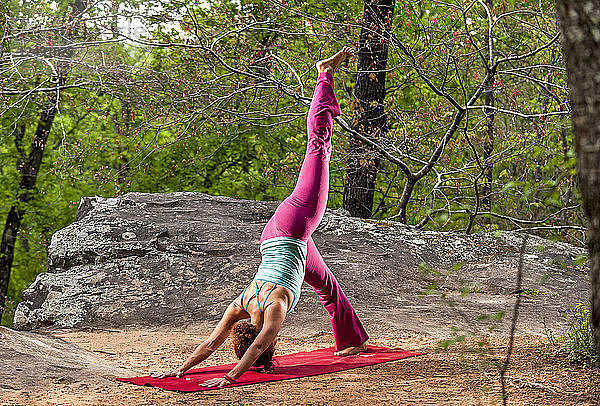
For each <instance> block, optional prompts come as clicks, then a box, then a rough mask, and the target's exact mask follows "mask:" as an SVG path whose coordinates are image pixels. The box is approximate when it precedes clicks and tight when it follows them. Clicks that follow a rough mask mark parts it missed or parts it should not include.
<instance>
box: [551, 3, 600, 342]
mask: <svg viewBox="0 0 600 406" xmlns="http://www.w3.org/2000/svg"><path fill="white" fill-rule="evenodd" d="M556 4H557V9H558V14H559V19H560V23H561V31H562V34H563V51H564V56H565V61H566V65H567V75H568V85H569V93H570V99H571V107H572V112H573V129H574V134H575V149H576V151H577V166H578V173H579V189H580V190H581V197H582V200H583V208H584V210H585V212H586V214H587V216H588V218H589V225H588V236H587V238H588V250H589V254H590V279H591V306H592V311H591V313H592V315H591V322H592V327H593V331H594V342H595V345H596V348H597V349H598V351H599V352H600V122H599V120H600V118H599V117H600V76H599V75H598V72H600V36H598V33H599V32H600V0H586V1H577V0H557V2H556Z"/></svg>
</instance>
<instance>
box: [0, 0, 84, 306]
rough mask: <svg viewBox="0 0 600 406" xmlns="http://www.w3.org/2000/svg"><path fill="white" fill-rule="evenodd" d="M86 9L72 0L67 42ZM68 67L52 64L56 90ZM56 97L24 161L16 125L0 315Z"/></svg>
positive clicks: (1, 248) (0, 251)
mask: <svg viewBox="0 0 600 406" xmlns="http://www.w3.org/2000/svg"><path fill="white" fill-rule="evenodd" d="M86 6H87V1H86V0H74V1H73V3H72V11H71V14H70V15H68V16H67V18H68V22H69V23H70V25H72V27H69V28H68V29H67V30H66V32H65V35H64V38H65V39H66V40H67V41H68V40H70V39H71V38H74V37H75V36H76V34H77V31H78V30H77V22H76V21H75V19H76V18H77V16H78V14H80V13H81V12H83V11H84V10H85V8H86ZM64 56H66V58H65V60H66V59H68V58H69V57H71V56H72V54H71V51H68V52H67V54H66V55H64ZM67 71H68V65H67V64H66V63H65V62H62V61H59V62H58V63H57V64H56V76H55V77H54V78H53V81H54V83H55V85H56V87H60V86H63V85H64V84H65V82H66V74H67ZM58 103H59V95H58V94H57V92H52V93H48V97H47V99H46V102H45V103H44V105H43V107H42V112H41V114H40V118H39V120H38V124H37V127H36V131H35V135H34V137H33V141H32V143H31V148H30V150H29V155H28V156H27V159H25V152H24V149H23V144H22V142H23V136H24V133H25V127H24V126H23V125H22V123H20V124H17V126H18V128H19V130H18V131H17V133H16V135H15V146H16V148H17V152H18V154H19V157H18V158H17V170H18V173H19V177H20V180H19V189H18V190H17V192H16V197H15V201H14V203H13V205H12V206H11V208H10V210H9V212H8V215H7V216H6V222H5V225H4V230H3V232H2V241H1V242H0V312H1V313H3V312H4V304H5V301H6V296H7V293H8V284H9V282H10V273H11V269H12V264H13V259H14V252H15V244H16V242H17V236H18V234H19V229H20V228H21V223H22V221H23V217H24V216H25V214H26V212H27V210H26V204H27V203H29V202H30V201H31V200H33V198H34V197H35V184H36V182H37V177H38V173H39V170H40V167H41V165H42V159H43V157H44V150H45V148H46V145H47V143H48V135H49V134H50V130H51V128H52V123H53V122H54V117H55V116H56V113H57V111H58ZM0 316H1V314H0Z"/></svg>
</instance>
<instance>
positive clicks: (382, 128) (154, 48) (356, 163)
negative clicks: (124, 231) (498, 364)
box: [0, 0, 585, 326]
mask: <svg viewBox="0 0 600 406" xmlns="http://www.w3.org/2000/svg"><path fill="white" fill-rule="evenodd" d="M0 7H1V9H0V41H1V43H0V81H1V82H0V128H1V130H0V140H1V141H0V220H3V221H4V222H3V223H0V225H1V226H3V229H2V230H3V231H2V232H3V234H2V249H1V252H0V282H1V283H0V291H2V290H3V289H5V290H6V292H7V293H6V302H5V305H6V306H5V307H6V309H5V311H4V313H3V318H2V324H3V325H9V326H10V325H11V323H12V315H13V312H14V308H15V306H16V304H17V303H18V301H19V300H20V295H21V292H22V290H23V289H24V288H25V287H27V286H28V285H29V284H30V283H31V282H32V281H33V280H34V278H35V276H36V275H37V274H38V273H40V272H43V271H45V269H46V266H47V265H46V264H47V257H46V252H47V247H48V245H49V244H50V238H51V236H52V234H53V233H54V232H55V231H57V230H58V229H60V228H62V227H64V226H66V225H67V224H69V223H71V222H73V221H74V220H75V219H76V210H77V206H78V204H79V200H80V198H81V197H82V196H93V195H98V196H105V197H111V196H118V195H121V194H124V193H127V192H129V191H140V192H160V193H167V192H174V191H198V192H206V193H210V194H215V195H226V196H231V197H235V198H243V199H252V200H280V199H283V198H285V197H286V196H287V195H288V194H289V192H290V190H291V188H293V186H294V183H295V180H296V174H297V172H298V170H299V168H300V165H301V163H302V159H303V155H304V151H305V143H306V138H305V137H306V135H305V125H306V122H305V115H306V112H307V110H308V103H309V102H310V97H311V92H312V89H313V86H314V83H315V80H316V70H315V69H314V63H315V62H316V61H317V60H319V59H321V58H324V57H327V56H330V55H331V54H333V53H334V52H336V51H337V50H338V49H340V48H341V47H342V46H344V45H351V46H354V47H355V48H356V49H357V51H358V56H357V58H356V59H355V60H353V61H352V62H351V63H350V64H347V65H345V66H343V67H342V72H340V74H339V75H338V77H337V81H336V90H337V96H338V99H339V101H340V105H341V107H342V112H343V115H342V116H341V117H340V118H339V119H338V120H337V122H338V126H337V128H336V132H335V136H334V137H335V138H334V154H333V159H332V163H331V168H332V176H331V193H330V196H329V208H332V209H337V208H340V207H343V208H344V209H346V210H348V212H349V213H350V214H351V215H354V216H359V217H365V218H370V217H373V218H378V219H384V218H385V219H388V220H390V221H399V222H403V223H406V224H409V225H412V226H415V227H418V228H421V229H427V230H452V231H458V232H465V233H471V232H480V231H489V232H501V230H521V231H525V230H527V231H528V232H531V233H535V234H538V235H541V236H543V237H546V238H551V239H555V240H562V241H566V242H569V243H573V244H577V245H583V244H584V242H585V235H584V232H585V215H584V213H583V210H582V208H581V198H580V195H579V193H578V191H577V176H576V170H575V165H576V160H575V153H574V146H573V134H572V130H571V127H570V109H569V98H568V89H567V84H566V71H565V67H564V62H563V57H562V52H561V44H560V35H559V25H558V21H557V17H556V4H555V3H554V1H546V0H540V1H537V0H536V1H533V0H519V1H516V0H507V1H499V0H485V1H483V0H475V1H462V0H451V1H420V0H396V1H393V0H377V1H370V0H369V1H367V2H366V3H365V2H363V1H347V2H339V1H333V0H321V1H316V2H315V1H312V2H308V1H300V0H265V1H262V0H240V1H237V0H236V1H229V0H215V1H202V2H196V1H191V0H190V1H169V2H166V1H164V2H163V1H160V0H150V1H143V2H142V1H136V0H132V1H87V0H64V1H51V2H46V1H44V2H34V1H25V0H19V1H18V0H8V1H4V2H3V3H2V5H1V6H0ZM2 296H4V295H2ZM2 301H3V302H4V300H2Z"/></svg>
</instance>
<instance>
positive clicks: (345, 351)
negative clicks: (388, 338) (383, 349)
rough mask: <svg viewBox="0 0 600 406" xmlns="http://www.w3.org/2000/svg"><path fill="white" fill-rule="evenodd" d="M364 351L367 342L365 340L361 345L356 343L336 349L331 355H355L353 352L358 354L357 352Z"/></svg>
mask: <svg viewBox="0 0 600 406" xmlns="http://www.w3.org/2000/svg"><path fill="white" fill-rule="evenodd" d="M365 351H367V342H366V341H365V342H364V343H362V344H361V345H357V346H356V347H347V348H344V349H343V350H341V351H336V352H334V353H333V355H337V356H338V357H346V356H348V355H355V354H358V353H359V352H365Z"/></svg>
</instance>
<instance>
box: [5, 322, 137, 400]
mask: <svg viewBox="0 0 600 406" xmlns="http://www.w3.org/2000/svg"><path fill="white" fill-rule="evenodd" d="M0 359H2V368H1V369H0V388H2V389H3V390H4V389H9V390H19V391H20V390H25V389H29V390H31V389H35V388H38V387H40V386H41V385H44V384H45V383H47V382H59V383H74V382H79V381H86V382H88V383H91V382H100V383H104V384H106V383H108V382H109V381H108V378H112V377H115V376H123V377H125V376H135V375H136V373H139V372H138V371H131V370H127V369H125V368H120V367H118V366H117V365H115V364H114V363H112V362H109V361H106V360H104V359H102V358H101V357H99V356H97V355H96V354H94V353H92V352H89V351H86V350H84V349H82V348H80V347H78V346H76V345H74V344H71V343H68V342H66V341H63V340H61V339H58V338H55V337H51V336H46V335H42V334H35V333H29V332H19V331H14V330H11V329H8V328H6V327H0ZM11 404H13V403H11Z"/></svg>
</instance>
